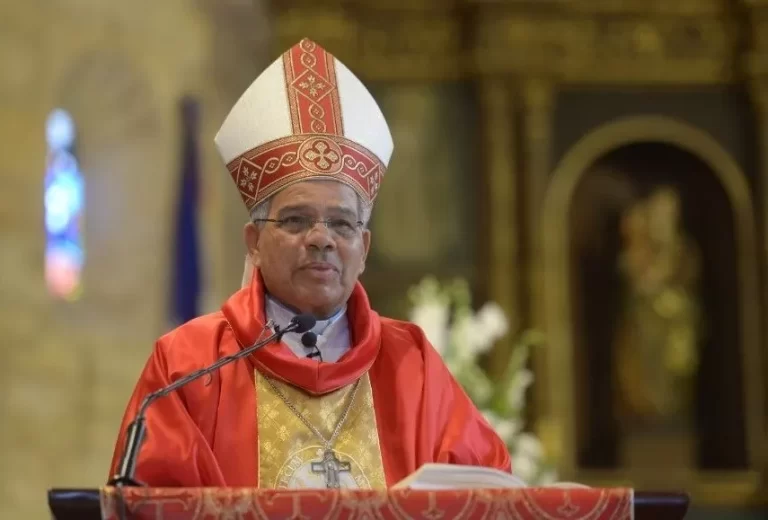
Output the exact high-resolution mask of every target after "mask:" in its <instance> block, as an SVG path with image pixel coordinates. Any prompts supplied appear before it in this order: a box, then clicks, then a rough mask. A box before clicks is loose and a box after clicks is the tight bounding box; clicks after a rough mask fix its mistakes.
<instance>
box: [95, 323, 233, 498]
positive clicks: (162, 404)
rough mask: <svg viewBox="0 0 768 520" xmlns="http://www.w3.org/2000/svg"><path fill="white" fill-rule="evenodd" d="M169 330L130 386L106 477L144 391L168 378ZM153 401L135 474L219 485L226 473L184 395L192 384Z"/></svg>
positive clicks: (153, 480)
mask: <svg viewBox="0 0 768 520" xmlns="http://www.w3.org/2000/svg"><path fill="white" fill-rule="evenodd" d="M172 337H173V335H171V336H170V337H166V338H164V339H161V340H160V341H158V342H157V344H156V345H155V348H154V351H153V352H152V355H151V356H150V358H149V360H148V361H147V364H146V365H145V367H144V369H143V371H142V373H141V376H140V377H139V381H138V383H137V384H136V387H135V388H134V391H133V395H132V396H131V399H130V401H129V403H128V406H127V408H126V411H125V414H124V416H123V419H122V424H121V426H120V434H119V436H118V440H117V444H116V445H115V452H114V455H113V457H112V464H111V470H110V478H111V477H112V476H113V475H114V474H115V473H116V472H117V470H118V465H119V464H120V459H121V457H122V454H123V450H124V449H125V436H126V431H127V429H128V426H129V425H130V423H131V422H132V421H133V420H134V418H135V416H136V413H137V412H138V409H139V407H140V406H141V402H142V401H143V400H144V398H145V397H146V396H147V394H149V393H151V392H153V391H155V390H158V389H160V388H162V387H163V386H166V385H168V384H169V383H171V382H172V381H171V378H170V377H169V374H168V363H167V358H166V356H167V353H168V348H169V347H170V346H171V344H172V342H173V339H172ZM202 384H203V382H202V380H200V381H195V382H193V383H191V384H190V385H189V386H187V387H185V389H182V390H180V391H177V392H173V393H171V394H169V395H167V396H164V397H161V398H160V399H158V400H157V401H155V402H154V403H153V404H152V405H151V406H150V407H149V409H148V410H147V413H146V423H145V424H146V433H145V437H144V443H143V445H142V447H141V451H140V455H139V459H138V464H137V469H136V475H135V478H136V480H138V481H139V482H142V483H144V484H147V485H150V486H156V487H159V486H167V487H173V486H188V487H197V486H204V485H206V486H223V485H224V478H223V476H222V473H221V470H220V469H219V466H218V463H217V462H216V459H215V457H214V454H213V451H212V450H211V448H210V443H209V442H208V441H207V440H206V438H205V436H204V435H203V433H202V432H201V430H200V428H199V427H198V426H197V424H195V422H194V421H193V419H192V417H191V416H190V414H189V412H188V411H187V407H186V406H185V403H184V399H185V397H186V395H188V394H187V393H186V392H185V391H184V390H188V391H189V390H191V387H192V385H202Z"/></svg>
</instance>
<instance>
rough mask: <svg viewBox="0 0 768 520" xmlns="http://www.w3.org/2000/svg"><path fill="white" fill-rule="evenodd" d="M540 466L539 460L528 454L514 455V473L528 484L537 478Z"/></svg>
mask: <svg viewBox="0 0 768 520" xmlns="http://www.w3.org/2000/svg"><path fill="white" fill-rule="evenodd" d="M538 466H539V465H538V461H535V460H533V459H531V458H530V457H528V456H526V455H519V454H513V455H512V474H513V475H515V476H516V477H518V478H520V479H522V480H523V481H524V482H525V483H526V484H528V485H531V484H532V483H533V481H534V479H535V478H536V473H538V471H539V467H538Z"/></svg>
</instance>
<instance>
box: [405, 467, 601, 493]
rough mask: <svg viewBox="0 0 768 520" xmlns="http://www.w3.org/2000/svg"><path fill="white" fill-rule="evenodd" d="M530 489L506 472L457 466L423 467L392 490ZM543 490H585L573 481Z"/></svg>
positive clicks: (552, 485)
mask: <svg viewBox="0 0 768 520" xmlns="http://www.w3.org/2000/svg"><path fill="white" fill-rule="evenodd" d="M524 487H529V486H528V484H526V483H525V482H523V481H522V480H521V479H520V478H518V477H516V476H514V475H511V474H509V473H506V472H504V471H501V470H498V469H494V468H485V467H482V466H460V465H456V464H424V465H423V466H422V467H420V468H419V469H418V470H416V471H415V472H414V473H412V474H411V475H409V476H408V477H406V478H404V479H403V480H401V481H400V482H398V483H397V484H395V485H394V486H392V488H393V489H406V488H409V489H424V490H431V489H479V488H495V489H498V488H524ZM544 487H583V488H586V487H588V486H585V485H583V484H576V483H574V482H557V483H554V484H548V485H546V486H544Z"/></svg>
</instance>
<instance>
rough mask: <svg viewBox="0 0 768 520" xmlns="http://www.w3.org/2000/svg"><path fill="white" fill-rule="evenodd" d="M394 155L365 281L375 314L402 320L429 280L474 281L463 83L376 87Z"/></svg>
mask: <svg viewBox="0 0 768 520" xmlns="http://www.w3.org/2000/svg"><path fill="white" fill-rule="evenodd" d="M371 91H372V93H373V95H374V97H375V98H376V101H377V102H378V103H379V105H380V107H381V109H382V112H383V113H384V117H386V119H387V122H388V123H389V126H390V129H391V132H392V138H393V140H394V152H393V155H392V159H391V161H390V164H389V168H388V170H387V174H386V176H385V177H384V180H383V182H382V185H381V189H380V191H379V195H378V197H377V200H376V203H375V206H374V209H373V215H372V219H371V224H370V229H371V232H372V240H371V252H370V255H369V257H368V260H367V262H366V271H365V273H364V275H363V277H362V281H363V283H364V284H365V287H366V289H367V290H368V293H369V296H370V297H371V301H372V304H373V306H374V308H375V309H376V310H377V311H379V312H381V313H383V314H387V315H390V316H397V317H406V316H407V310H408V300H407V294H406V293H407V290H408V288H409V287H410V286H411V285H414V284H416V283H418V282H419V281H420V279H421V278H422V277H424V276H425V275H428V274H434V275H436V276H438V277H462V278H465V279H467V280H468V281H469V282H470V284H471V283H472V280H473V279H474V276H475V265H474V263H475V260H476V258H475V257H476V255H475V251H476V249H477V247H478V243H477V238H476V237H477V232H476V231H477V230H476V225H475V223H476V221H477V220H476V219H475V213H476V212H475V207H476V200H475V197H476V193H477V190H476V189H475V187H476V186H477V182H478V178H477V177H478V175H480V174H481V173H482V172H481V169H480V168H478V167H477V164H476V163H477V161H476V157H475V156H476V150H475V148H476V146H477V145H478V143H477V142H476V140H475V138H474V136H475V135H476V134H477V132H476V126H477V125H476V122H475V104H474V99H473V97H472V94H471V90H470V89H469V87H468V86H467V85H465V84H462V83H445V84H440V83H392V84H381V83H379V84H374V85H373V87H372V88H371Z"/></svg>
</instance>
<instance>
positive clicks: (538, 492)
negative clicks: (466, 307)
mask: <svg viewBox="0 0 768 520" xmlns="http://www.w3.org/2000/svg"><path fill="white" fill-rule="evenodd" d="M123 505H124V507H125V512H126V513H127V515H128V518H133V519H159V518H165V519H174V520H181V519H195V520H213V519H219V518H233V519H234V518H237V519H242V520H246V519H254V520H255V519H264V518H282V519H289V518H291V519H316V518H317V519H320V518H322V519H339V520H352V519H417V518H419V519H421V518H423V519H425V520H427V519H428V520H447V519H450V518H460V519H473V520H475V519H476V520H480V519H494V520H496V519H500V518H512V519H523V520H529V519H534V518H535V519H546V520H559V519H562V520H630V519H632V518H633V492H632V490H631V489H626V488H614V489H584V488H578V489H556V488H526V489H499V490H479V489H474V490H459V491H412V490H390V491H368V490H366V491H360V490H355V491H347V490H341V491H326V490H296V491H275V490H259V489H251V488H247V489H246V488H243V489H239V488H194V489H188V488H123V489H122V492H121V493H119V492H118V491H117V490H116V489H115V488H112V487H106V488H102V489H101V511H102V518H103V519H105V520H119V519H120V518H121V516H120V514H121V506H123Z"/></svg>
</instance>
